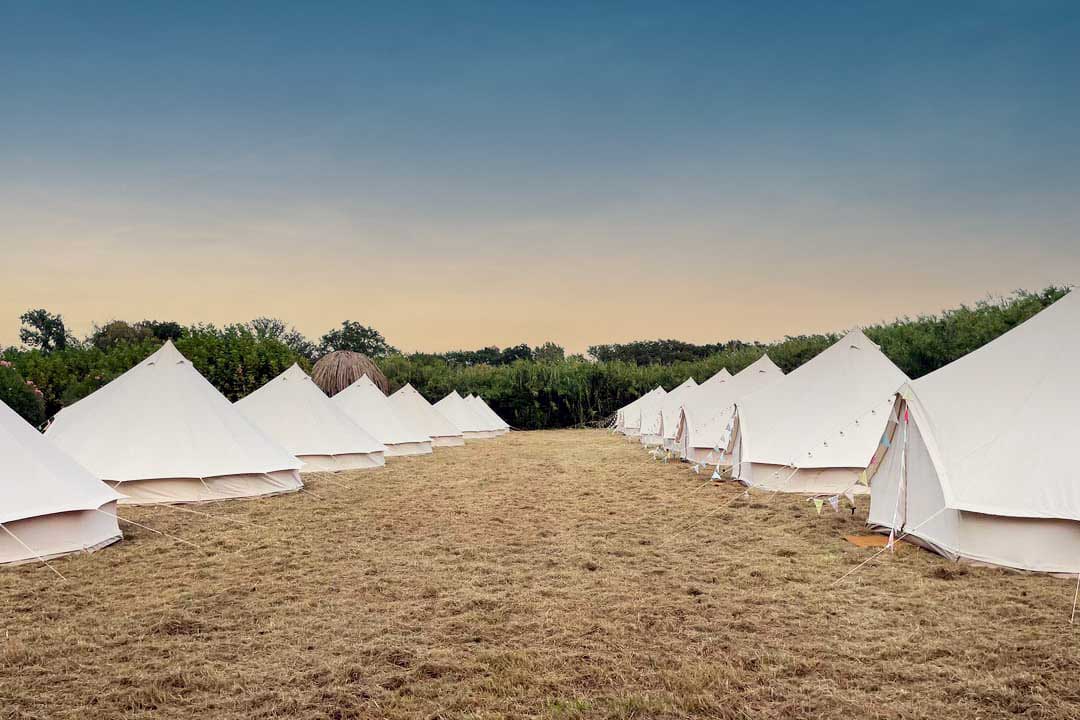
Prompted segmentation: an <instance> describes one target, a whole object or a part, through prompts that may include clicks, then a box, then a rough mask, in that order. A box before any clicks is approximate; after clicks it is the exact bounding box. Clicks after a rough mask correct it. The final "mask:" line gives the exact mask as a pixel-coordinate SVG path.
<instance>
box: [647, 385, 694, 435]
mask: <svg viewBox="0 0 1080 720" xmlns="http://www.w3.org/2000/svg"><path fill="white" fill-rule="evenodd" d="M697 386H698V384H697V381H696V380H694V378H687V379H686V380H685V381H684V382H683V383H682V384H681V385H679V386H678V387H676V388H675V389H674V390H672V391H671V392H669V393H667V394H666V395H662V396H660V395H658V396H657V398H656V399H655V400H650V401H646V402H644V403H642V404H641V426H640V429H641V437H640V439H641V444H642V445H645V446H646V447H654V446H656V445H662V444H663V443H664V413H665V412H667V415H668V418H669V422H674V418H675V416H676V413H678V411H679V408H680V407H682V398H684V397H685V396H686V395H687V393H689V392H690V391H691V390H693V389H694V388H696V387H697Z"/></svg>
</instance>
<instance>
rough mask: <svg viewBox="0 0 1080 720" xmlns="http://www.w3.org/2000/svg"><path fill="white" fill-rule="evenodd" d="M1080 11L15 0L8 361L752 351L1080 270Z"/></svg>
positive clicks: (7, 164) (8, 96)
mask: <svg viewBox="0 0 1080 720" xmlns="http://www.w3.org/2000/svg"><path fill="white" fill-rule="evenodd" d="M1077 77H1080V5H1078V4H1075V3H1069V2H978V3H961V2H956V3H884V2H881V3H877V2H867V3H859V4H856V3H811V2H799V3H794V2H793V3H717V2H714V3H649V4H646V3H629V2H627V3H595V4H569V3H565V4H564V3H544V4H540V3H520V4H518V3H509V2H499V3H469V2H461V3H431V4H421V3H392V4H384V5H379V4H374V3H352V2H350V3H274V2H260V3H230V4H225V5H224V6H223V5H222V4H219V3H199V2H194V3H191V2H188V3H157V2H155V3H135V2H132V3H120V2H108V3H59V2H30V1H29V0H27V1H26V2H3V1H2V0H0V218H2V219H3V220H4V222H3V223H2V225H0V238H3V240H2V243H3V250H4V252H5V254H6V255H7V256H8V257H9V258H11V262H9V263H5V264H4V267H0V342H8V343H10V342H14V341H15V339H16V337H17V330H18V321H17V316H18V314H19V313H21V312H22V310H24V309H26V308H27V307H31V306H34V307H36V306H45V307H48V308H50V309H52V310H54V311H58V312H62V313H63V314H64V315H65V317H66V318H68V320H69V322H70V324H72V325H73V326H74V327H75V328H76V329H77V330H79V331H86V330H88V329H89V326H90V323H91V322H92V321H95V320H96V321H104V320H108V319H112V318H129V319H139V318H141V317H151V316H152V317H161V318H166V317H167V318H169V319H177V320H180V321H183V322H192V321H197V320H209V321H214V322H229V321H242V320H246V319H249V318H250V317H253V316H255V315H263V314H273V315H278V316H281V317H283V318H284V319H286V320H288V321H290V322H293V323H295V324H296V325H297V326H299V327H300V328H301V329H302V330H304V331H306V332H308V333H310V334H313V335H317V334H319V333H321V332H323V331H324V330H326V329H328V328H329V327H331V326H333V325H335V324H336V323H338V322H339V321H340V320H341V319H344V318H345V317H349V318H353V319H358V320H361V321H363V322H366V323H369V324H373V325H375V326H377V327H379V328H380V329H381V330H382V331H383V332H384V334H386V335H387V336H388V338H389V339H390V340H391V341H392V342H396V344H398V345H399V346H402V347H405V348H409V349H427V350H440V349H447V348H451V347H463V346H464V347H471V346H477V345H483V344H498V345H508V344H513V343H517V342H523V341H524V342H531V343H538V342H541V341H543V340H546V339H552V340H555V341H557V342H561V343H563V344H565V345H567V346H568V347H571V348H573V349H583V348H584V346H585V345H587V344H590V343H593V342H605V341H618V340H627V339H632V338H640V337H656V336H674V337H681V338H685V339H688V340H695V341H707V340H717V339H724V338H728V337H745V338H760V339H767V338H771V337H776V336H779V335H783V334H785V333H798V332H805V331H815V330H823V329H842V328H846V327H850V326H853V325H856V324H859V323H865V322H872V321H875V320H879V319H885V318H889V317H893V316H896V315H902V314H909V313H916V312H921V311H933V310H937V309H940V308H941V307H944V306H947V305H952V304H956V303H958V302H964V301H967V302H970V301H973V300H976V299H979V298H981V297H984V296H985V295H986V294H988V293H1004V292H1009V291H1010V290H1013V289H1015V288H1018V287H1027V288H1035V287H1038V286H1041V285H1044V284H1047V283H1050V282H1057V283H1068V282H1080V280H1078V279H1077V278H1080V241H1078V238H1080V234H1078V230H1080V202H1077V198H1078V197H1080V137H1078V134H1080V133H1078V128H1080V82H1077V79H1076V78H1077Z"/></svg>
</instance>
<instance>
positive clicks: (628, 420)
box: [617, 385, 667, 438]
mask: <svg viewBox="0 0 1080 720" xmlns="http://www.w3.org/2000/svg"><path fill="white" fill-rule="evenodd" d="M664 395H667V391H666V390H664V388H663V387H660V386H659V385H658V386H656V387H654V388H653V389H652V390H650V391H649V392H647V393H645V394H644V395H642V396H641V397H639V398H638V399H637V400H635V401H633V402H632V403H630V404H629V405H627V406H625V407H624V408H623V409H622V410H620V411H619V419H618V420H617V422H618V423H619V427H618V429H619V431H620V432H622V434H623V435H625V436H626V437H628V438H638V437H640V436H641V410H642V406H648V405H650V404H651V403H653V402H654V401H657V399H658V398H659V397H662V396H664Z"/></svg>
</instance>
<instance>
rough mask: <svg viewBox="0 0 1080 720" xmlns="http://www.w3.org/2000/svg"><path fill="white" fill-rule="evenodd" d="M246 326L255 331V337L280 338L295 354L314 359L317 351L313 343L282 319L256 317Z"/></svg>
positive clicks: (310, 359) (309, 359)
mask: <svg viewBox="0 0 1080 720" xmlns="http://www.w3.org/2000/svg"><path fill="white" fill-rule="evenodd" d="M248 327H249V328H250V329H251V331H252V332H254V333H255V335H256V337H259V338H263V339H269V340H280V341H281V342H283V343H285V344H286V345H287V346H288V347H289V348H290V349H291V350H292V351H293V352H295V353H296V354H297V355H300V356H301V357H303V358H306V359H307V360H308V361H314V360H315V355H316V353H317V348H316V347H315V343H313V342H311V341H310V340H308V339H307V338H306V337H304V334H303V333H301V332H300V331H299V330H297V329H296V328H294V327H289V326H287V325H286V324H285V322H284V321H283V320H278V319H277V318H270V317H258V318H255V319H254V320H252V321H251V322H249V323H248Z"/></svg>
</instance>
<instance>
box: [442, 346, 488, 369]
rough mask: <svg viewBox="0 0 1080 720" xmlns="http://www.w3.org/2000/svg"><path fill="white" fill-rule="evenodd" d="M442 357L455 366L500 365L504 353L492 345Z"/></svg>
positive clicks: (456, 351)
mask: <svg viewBox="0 0 1080 720" xmlns="http://www.w3.org/2000/svg"><path fill="white" fill-rule="evenodd" d="M442 357H444V358H445V359H446V360H447V362H450V363H453V364H455V365H465V366H469V365H498V364H499V362H500V360H501V358H502V353H501V351H500V350H499V348H497V347H495V346H494V345H491V346H488V347H486V348H481V349H479V350H452V351H451V352H448V353H445V354H444V355H443V356H442Z"/></svg>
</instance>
